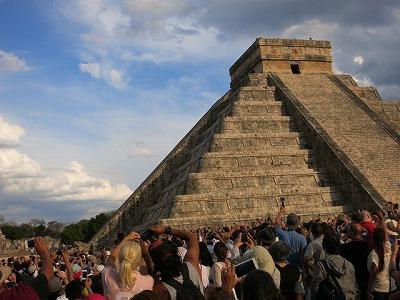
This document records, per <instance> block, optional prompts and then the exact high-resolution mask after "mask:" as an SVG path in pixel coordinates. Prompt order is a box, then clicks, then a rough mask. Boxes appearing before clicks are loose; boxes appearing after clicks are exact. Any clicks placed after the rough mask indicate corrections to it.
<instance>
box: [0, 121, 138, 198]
mask: <svg viewBox="0 0 400 300" xmlns="http://www.w3.org/2000/svg"><path fill="white" fill-rule="evenodd" d="M0 121H1V122H0V133H1V132H3V133H5V134H3V135H4V136H6V137H10V138H8V139H6V140H7V141H8V140H11V141H13V142H14V145H15V144H17V143H18V142H19V138H20V136H21V135H22V134H23V132H24V130H23V128H22V127H19V126H17V125H13V124H10V123H8V122H7V121H4V120H3V119H0ZM9 145H10V144H9ZM0 190H1V191H2V192H3V193H5V194H6V195H8V196H11V195H14V196H18V195H23V194H29V195H30V197H35V196H36V197H37V199H38V200H40V201H43V200H44V201H46V200H49V201H50V200H57V201H85V200H106V201H115V202H122V201H124V200H125V199H126V198H127V197H128V196H129V195H130V194H131V193H132V190H131V189H130V188H128V187H127V186H126V185H125V184H115V185H113V184H111V182H110V181H109V180H107V179H104V178H97V177H93V176H90V175H89V174H88V172H87V170H86V169H85V167H84V166H83V165H81V164H80V163H78V162H76V161H73V162H71V163H69V165H68V166H67V168H64V169H61V168H58V169H56V171H51V170H46V168H42V167H41V166H40V164H39V163H38V162H36V161H35V160H33V159H31V158H30V157H29V156H28V155H27V154H25V153H21V152H19V151H17V150H16V149H14V148H12V147H11V146H9V147H6V148H0Z"/></svg>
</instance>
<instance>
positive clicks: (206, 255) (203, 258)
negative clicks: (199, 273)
mask: <svg viewBox="0 0 400 300" xmlns="http://www.w3.org/2000/svg"><path fill="white" fill-rule="evenodd" d="M199 248H200V263H201V264H202V265H203V266H207V267H211V266H212V265H213V260H212V256H211V254H210V252H209V251H208V249H207V244H206V243H204V242H199Z"/></svg>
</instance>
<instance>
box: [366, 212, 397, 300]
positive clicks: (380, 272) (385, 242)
mask: <svg viewBox="0 0 400 300" xmlns="http://www.w3.org/2000/svg"><path fill="white" fill-rule="evenodd" d="M377 216H378V218H379V223H378V225H379V227H377V228H376V229H375V230H374V233H373V235H372V251H371V252H370V254H369V256H368V262H367V267H368V271H369V273H370V276H369V280H368V289H367V296H368V297H370V298H372V299H374V300H381V299H387V297H388V295H389V292H390V282H391V277H390V267H391V266H390V261H391V255H392V250H391V244H390V242H389V236H388V233H387V230H386V224H385V222H384V217H383V214H382V213H381V212H378V214H377ZM395 255H397V253H395Z"/></svg>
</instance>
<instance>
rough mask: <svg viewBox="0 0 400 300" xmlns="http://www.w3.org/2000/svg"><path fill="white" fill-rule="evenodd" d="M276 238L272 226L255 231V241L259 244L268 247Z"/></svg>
mask: <svg viewBox="0 0 400 300" xmlns="http://www.w3.org/2000/svg"><path fill="white" fill-rule="evenodd" d="M275 239H276V235H275V232H274V230H273V229H272V228H264V229H261V230H259V231H257V233H256V243H257V245H259V246H263V247H266V248H269V247H270V246H271V245H272V244H273V243H274V242H275Z"/></svg>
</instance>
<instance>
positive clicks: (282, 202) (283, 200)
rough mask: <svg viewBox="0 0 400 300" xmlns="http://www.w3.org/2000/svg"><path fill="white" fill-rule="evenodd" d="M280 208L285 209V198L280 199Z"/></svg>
mask: <svg viewBox="0 0 400 300" xmlns="http://www.w3.org/2000/svg"><path fill="white" fill-rule="evenodd" d="M281 206H282V207H285V197H281Z"/></svg>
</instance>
